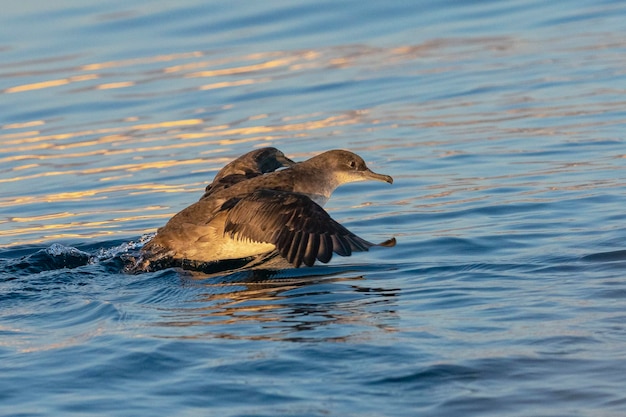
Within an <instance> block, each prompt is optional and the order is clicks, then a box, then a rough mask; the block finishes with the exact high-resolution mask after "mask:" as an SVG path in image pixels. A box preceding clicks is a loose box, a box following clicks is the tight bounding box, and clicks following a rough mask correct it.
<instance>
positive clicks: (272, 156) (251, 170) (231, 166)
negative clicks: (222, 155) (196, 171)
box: [200, 147, 296, 200]
mask: <svg viewBox="0 0 626 417" xmlns="http://www.w3.org/2000/svg"><path fill="white" fill-rule="evenodd" d="M295 164H296V163H295V162H294V161H292V160H291V159H289V158H287V157H286V156H285V154H284V153H282V152H281V151H279V150H278V149H276V148H272V147H268V148H260V149H255V150H254V151H250V152H248V153H246V154H243V155H241V156H240V157H239V158H237V159H235V160H234V161H232V162H229V163H228V164H227V165H226V166H225V167H224V168H222V169H220V170H219V171H218V173H217V174H215V178H213V182H212V183H211V184H209V185H207V186H206V188H205V190H204V191H205V192H204V195H203V196H202V197H201V198H200V199H201V200H202V199H205V198H208V197H209V196H210V195H211V194H212V193H214V192H215V191H218V190H222V189H224V188H228V187H230V186H232V185H233V184H236V183H238V182H241V181H245V180H248V179H250V178H254V177H258V176H259V175H263V174H265V173H268V172H274V171H276V170H277V169H278V168H283V167H290V166H293V165H295Z"/></svg>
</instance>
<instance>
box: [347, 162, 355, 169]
mask: <svg viewBox="0 0 626 417" xmlns="http://www.w3.org/2000/svg"><path fill="white" fill-rule="evenodd" d="M348 165H350V168H356V161H350V163H349V164H348Z"/></svg>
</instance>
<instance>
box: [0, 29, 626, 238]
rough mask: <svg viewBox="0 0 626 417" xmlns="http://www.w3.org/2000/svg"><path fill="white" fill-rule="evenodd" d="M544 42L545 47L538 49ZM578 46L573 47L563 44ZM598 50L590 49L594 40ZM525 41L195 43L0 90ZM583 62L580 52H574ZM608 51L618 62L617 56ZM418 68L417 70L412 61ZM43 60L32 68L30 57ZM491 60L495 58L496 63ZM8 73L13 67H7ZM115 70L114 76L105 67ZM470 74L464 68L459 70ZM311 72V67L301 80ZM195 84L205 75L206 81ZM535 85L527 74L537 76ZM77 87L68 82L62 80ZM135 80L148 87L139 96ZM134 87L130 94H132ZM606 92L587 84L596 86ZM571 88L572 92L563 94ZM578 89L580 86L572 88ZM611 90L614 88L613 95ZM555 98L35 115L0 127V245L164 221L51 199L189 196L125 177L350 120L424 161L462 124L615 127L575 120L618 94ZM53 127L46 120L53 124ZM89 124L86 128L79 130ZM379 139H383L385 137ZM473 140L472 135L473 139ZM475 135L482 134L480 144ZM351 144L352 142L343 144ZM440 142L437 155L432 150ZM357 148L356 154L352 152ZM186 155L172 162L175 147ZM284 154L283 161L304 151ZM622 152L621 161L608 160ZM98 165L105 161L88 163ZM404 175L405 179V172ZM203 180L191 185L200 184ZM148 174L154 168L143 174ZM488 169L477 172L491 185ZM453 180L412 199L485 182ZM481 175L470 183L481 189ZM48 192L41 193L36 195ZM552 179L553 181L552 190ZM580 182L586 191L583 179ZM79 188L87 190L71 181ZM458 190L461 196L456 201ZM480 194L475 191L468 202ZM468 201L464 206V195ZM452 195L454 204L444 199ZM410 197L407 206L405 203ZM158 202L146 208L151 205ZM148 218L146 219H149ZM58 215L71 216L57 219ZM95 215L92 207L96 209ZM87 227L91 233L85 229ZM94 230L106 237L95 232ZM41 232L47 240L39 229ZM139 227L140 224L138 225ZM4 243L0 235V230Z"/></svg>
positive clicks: (321, 64) (245, 71) (205, 167)
mask: <svg viewBox="0 0 626 417" xmlns="http://www.w3.org/2000/svg"><path fill="white" fill-rule="evenodd" d="M544 46H545V45H544ZM577 46H578V45H577ZM600 46H601V45H600ZM533 47H537V48H538V47H539V46H537V45H533V44H529V43H527V42H522V41H520V40H519V39H514V38H509V37H501V38H498V37H493V38H480V39H439V40H431V41H428V42H425V43H423V44H418V45H399V46H398V45H396V46H393V47H390V48H384V47H372V46H367V45H344V46H338V47H331V48H320V49H316V50H313V49H311V50H299V51H298V50H296V51H273V52H259V53H253V54H247V55H241V56H232V57H216V56H215V54H211V53H208V52H203V51H191V52H182V53H174V54H166V55H157V56H152V57H138V58H131V59H124V60H117V61H107V62H100V63H90V64H83V65H79V66H75V67H70V68H67V67H66V68H59V69H47V68H46V69H45V70H42V71H38V72H36V73H37V74H38V76H39V77H40V78H41V79H40V80H33V79H32V77H29V79H28V82H23V83H19V82H15V85H13V86H10V87H8V88H5V89H4V90H3V91H0V95H5V96H6V97H15V96H18V95H27V94H39V93H41V92H42V91H43V90H48V89H56V90H55V91H60V92H64V93H68V92H69V93H72V94H96V93H94V91H100V93H98V94H107V91H111V90H113V91H115V90H122V91H124V94H125V95H124V96H118V97H120V98H122V99H124V98H133V97H150V98H156V97H158V96H163V95H170V94H172V93H176V94H185V92H186V91H190V90H193V91H198V90H215V89H224V88H235V89H236V88H249V87H252V86H254V85H256V84H271V83H282V82H283V80H285V79H286V78H291V77H298V76H301V74H303V75H304V76H307V75H306V74H308V76H315V74H316V72H320V71H322V72H323V71H332V70H334V71H344V70H347V69H350V68H353V69H358V74H359V75H358V76H359V77H361V78H363V79H367V77H369V76H371V77H376V76H377V71H381V70H383V69H385V68H389V67H394V66H402V65H407V64H411V65H414V66H413V67H410V68H411V69H412V70H413V71H418V72H419V71H423V72H424V74H429V73H455V72H458V71H460V70H461V69H462V68H460V67H459V66H460V65H462V64H461V63H460V62H461V61H462V58H463V57H464V56H468V57H469V56H474V55H476V54H480V53H484V54H488V57H489V58H491V57H493V56H502V57H508V56H514V54H515V53H516V52H519V51H520V50H523V51H524V52H527V51H528V49H529V48H533ZM588 50H589V51H591V52H590V56H589V57H586V59H588V60H591V59H592V58H593V57H592V55H593V48H589V49H588ZM620 59H621V58H620ZM416 63H420V64H421V65H423V66H420V65H417V64H416ZM24 65H25V70H24V72H25V73H28V72H29V71H32V68H30V66H29V65H32V64H24ZM40 65H43V64H40ZM485 65H486V66H487V68H486V69H490V68H491V67H489V66H490V65H491V66H493V65H494V64H493V63H490V61H489V59H487V60H486V61H485ZM496 65H497V64H496ZM17 67H18V68H19V65H18V66H17ZM110 70H117V71H118V72H117V73H115V72H108V71H110ZM469 70H473V68H469ZM311 74H313V75H311ZM7 78H8V79H10V80H12V81H13V80H15V79H18V80H19V70H16V71H15V73H12V74H8V75H7ZM176 80H178V81H181V82H182V81H183V80H186V81H185V82H186V83H190V82H191V83H193V80H197V81H198V82H197V83H196V84H195V85H193V86H192V87H191V88H188V87H187V85H188V84H185V87H182V88H179V90H178V91H176V90H174V91H172V87H171V85H174V86H176V82H175V81H176ZM207 81H208V82H207ZM539 81H541V80H539ZM78 85H80V86H81V88H79V89H77V88H75V86H78ZM146 85H148V86H149V87H150V88H148V90H149V92H145V87H143V86H146ZM140 86H142V90H141V91H135V88H138V87H140ZM602 93H607V92H606V91H604V92H598V93H597V94H602ZM572 94H576V93H575V92H574V93H572ZM586 94H588V93H586ZM611 94H622V95H623V91H622V90H616V91H613V92H612V93H611ZM573 98H574V102H572V103H570V104H568V106H562V105H561V104H554V105H550V103H549V102H548V103H542V104H537V103H534V104H533V105H532V106H530V105H529V106H521V107H518V108H509V109H507V110H505V111H502V112H497V113H494V112H484V111H482V109H479V110H474V108H476V105H477V103H476V101H473V100H470V99H467V98H463V97H459V98H455V99H451V100H434V101H432V100H431V101H428V100H419V99H417V98H416V99H415V101H414V102H412V103H402V105H389V106H379V107H374V108H369V109H348V110H343V111H334V112H322V111H321V112H316V113H309V114H301V115H295V116H294V115H291V114H290V115H285V116H281V115H271V114H268V113H267V112H265V111H259V112H257V113H256V114H250V115H248V116H247V118H245V120H232V121H228V120H224V119H223V118H221V119H219V120H217V121H213V120H212V119H211V118H206V119H205V118H204V116H203V115H202V114H203V113H204V112H205V109H202V108H199V109H196V110H195V111H193V112H188V116H187V117H181V118H178V119H173V120H164V121H154V122H152V121H148V120H149V119H150V118H149V116H146V115H136V114H128V115H127V116H126V117H124V118H122V119H118V120H110V121H106V122H102V123H90V124H89V125H88V126H89V127H85V125H83V126H72V125H69V126H68V125H62V122H59V121H58V120H54V119H51V120H41V119H35V120H30V121H25V122H21V123H7V124H5V125H3V126H0V145H1V146H2V154H0V164H1V165H0V166H2V167H3V168H2V170H3V171H2V173H3V175H2V176H1V177H0V186H2V187H11V193H3V195H0V208H3V209H6V211H7V212H11V211H14V213H10V215H8V216H6V218H5V219H4V220H2V221H0V225H1V228H0V238H3V240H2V245H15V244H22V243H35V242H44V241H46V240H52V239H57V238H59V237H61V236H70V235H71V236H75V235H80V236H81V237H85V236H87V237H94V236H99V235H100V234H101V233H108V232H109V231H112V230H114V231H115V233H120V234H123V233H125V232H127V230H122V229H123V228H122V227H120V224H119V223H120V222H121V221H123V222H128V223H132V222H133V220H135V219H138V218H142V219H145V218H154V219H161V218H167V217H168V216H170V215H171V214H172V209H171V208H170V207H167V206H166V204H162V205H155V204H154V201H161V200H157V199H155V200H153V202H150V203H147V204H146V202H143V203H141V204H142V205H143V206H142V207H140V208H139V209H137V210H138V211H139V212H141V213H144V214H143V215H138V216H122V217H121V218H120V217H115V213H116V210H114V209H113V210H111V208H110V207H107V208H106V209H103V211H102V212H101V213H97V212H95V211H89V210H84V211H82V212H80V210H67V209H55V208H54V207H55V204H60V203H66V202H81V201H84V202H93V201H98V200H103V201H104V200H106V199H109V198H111V197H112V196H118V197H120V196H129V197H133V196H141V195H146V194H150V193H153V194H155V195H157V194H164V193H190V192H199V191H200V190H201V189H202V188H203V186H204V183H200V182H198V180H195V182H192V183H191V184H189V183H187V185H186V186H165V185H161V184H157V183H156V182H155V181H154V180H151V181H144V180H138V179H135V177H134V176H135V175H137V174H140V173H143V172H146V171H151V170H152V171H154V172H156V173H159V174H160V173H171V172H172V171H175V170H176V168H178V167H182V168H181V171H185V172H189V173H204V172H206V173H209V172H211V171H216V170H217V169H219V168H220V167H221V166H223V165H224V164H225V163H226V162H228V161H229V158H228V157H225V156H224V154H225V152H226V151H228V150H229V149H230V148H229V147H232V146H236V145H241V144H250V146H264V145H267V144H269V145H273V146H280V143H279V142H281V141H285V140H295V139H304V138H319V137H323V136H324V135H325V134H326V135H327V134H328V132H337V131H339V132H340V131H341V129H342V128H347V127H352V129H353V130H354V129H356V130H357V131H359V129H361V130H362V131H374V130H376V129H387V131H389V132H392V131H393V130H394V129H396V128H402V129H415V130H416V131H418V130H419V131H425V132H426V134H425V135H423V136H422V139H421V140H420V143H419V146H420V147H421V149H423V150H425V151H426V152H432V153H433V154H436V155H437V157H452V156H455V155H462V154H463V150H462V149H453V150H451V149H449V148H450V147H453V146H456V142H455V141H458V140H459V139H458V138H459V136H458V135H456V136H455V135H438V134H437V135H432V137H429V134H428V132H430V131H433V132H440V131H441V129H450V130H447V132H448V133H450V132H452V133H454V132H455V130H454V129H457V130H456V131H459V132H460V131H462V132H467V131H468V130H470V129H471V133H473V134H474V135H473V136H468V138H467V139H464V140H465V142H463V144H462V145H461V146H460V148H470V147H471V146H472V141H476V142H477V141H481V142H484V141H485V140H498V139H500V138H510V137H512V136H515V137H529V138H533V137H536V136H537V135H542V136H558V135H561V136H564V137H567V136H575V135H576V133H577V130H579V129H588V128H590V127H591V128H593V127H596V126H606V125H611V124H617V123H622V122H624V120H619V119H618V118H611V119H602V118H587V119H585V118H582V119H581V120H578V119H577V118H578V117H580V116H585V115H587V116H588V115H601V114H602V113H603V112H606V111H607V110H613V111H621V109H622V108H623V107H624V106H625V105H626V101H624V100H622V101H613V102H611V103H604V102H601V101H593V102H591V103H590V102H589V101H588V100H581V101H579V102H578V103H576V102H575V99H576V97H573ZM495 100H496V101H499V102H497V103H495V104H496V105H501V106H502V107H503V108H506V107H507V106H510V105H512V104H519V103H533V98H532V97H531V96H530V94H529V95H528V96H526V97H519V96H514V95H507V94H506V93H504V94H500V95H497V96H496V98H495ZM219 107H220V109H221V110H228V109H231V108H232V107H233V104H229V103H224V104H221V105H220V106H219ZM550 118H562V119H565V118H567V119H568V120H570V121H569V122H568V123H567V124H564V125H563V124H561V125H554V124H552V125H546V126H540V127H537V126H531V127H511V126H510V125H509V124H507V122H511V121H515V120H518V119H525V120H532V119H550ZM60 123H61V125H60V126H59V124H60ZM92 125H95V126H92ZM389 134H392V133H389ZM477 134H484V135H481V136H477ZM485 137H486V139H485ZM355 143H356V142H355ZM415 146H416V144H415V143H412V142H411V141H408V142H400V143H399V142H398V141H394V140H393V139H390V140H388V141H385V142H383V143H378V142H369V143H365V142H364V143H363V144H360V145H359V146H358V150H368V151H384V150H386V149H388V148H390V147H394V148H399V149H401V148H403V147H405V148H414V147H415ZM441 148H444V149H445V150H443V151H442V150H440V149H441ZM355 150H357V149H355ZM182 151H185V155H190V157H187V158H186V159H181V158H180V156H179V155H180V154H182ZM304 155H305V154H302V155H296V156H304ZM621 157H623V155H621ZM103 161H108V163H105V164H102V162H103ZM567 169H569V168H567V167H549V168H546V167H543V168H541V169H536V170H533V171H532V172H530V173H529V174H511V175H507V174H504V175H503V176H502V178H508V179H511V178H515V176H516V175H517V176H518V178H519V185H521V186H524V187H526V186H528V187H534V188H535V191H531V192H534V193H541V192H543V190H542V189H541V188H540V187H539V188H538V187H535V186H536V185H537V184H536V183H531V182H529V181H526V180H524V176H525V175H551V174H553V173H562V172H564V170H567ZM407 175H408V174H407ZM210 177H211V176H210V175H209V174H207V178H206V179H205V182H207V181H209V180H210ZM75 178H82V179H81V181H80V184H81V187H77V188H75V189H72V186H71V184H72V182H73V181H74V179H75ZM152 178H158V175H154V176H152ZM495 179H496V177H491V178H488V180H495ZM64 182H68V184H70V186H69V187H68V188H69V189H68V190H67V191H59V190H58V188H59V184H60V183H64ZM466 182H467V185H466V186H464V185H463V184H461V183H460V182H457V183H455V184H453V185H441V186H439V187H436V188H435V189H433V190H428V189H427V190H426V191H432V192H431V193H427V195H426V196H424V197H423V201H425V203H424V204H426V205H446V204H451V202H450V201H449V200H447V199H444V200H443V201H437V199H438V198H441V197H450V196H452V195H454V194H461V193H464V194H465V193H466V192H467V190H471V189H472V188H473V189H475V190H483V191H484V190H487V189H489V187H493V186H494V185H493V184H490V183H484V179H480V178H474V179H470V178H466ZM481 182H483V183H481ZM49 186H53V188H55V191H54V192H47V191H46V189H47V188H48V187H49ZM559 186H561V185H559ZM562 186H563V187H564V189H565V187H584V185H582V184H563V185H562ZM592 186H594V185H590V187H592ZM84 188H87V189H84ZM3 189H4V188H3ZM464 198H466V199H467V198H468V197H464ZM481 198H485V193H482V194H479V195H476V196H475V197H471V199H473V200H472V201H475V199H481ZM396 200H397V201H396V202H394V201H392V202H391V203H390V204H396V203H397V204H398V205H403V204H407V202H406V199H403V198H398V199H396ZM467 201H469V200H467ZM456 202H457V203H459V202H460V201H459V200H457V201H456ZM42 203H45V204H49V206H48V207H49V212H48V213H46V214H41V213H39V212H38V213H37V214H34V215H21V216H20V215H18V214H19V213H20V212H24V211H26V212H28V210H29V207H28V206H29V205H31V207H32V206H37V207H38V208H39V210H41V206H38V205H40V204H42ZM413 204H414V205H415V204H416V203H415V202H413ZM155 207H158V208H155ZM152 212H154V213H152ZM65 213H72V215H71V216H70V215H66V214H65ZM105 214H106V215H105ZM91 215H93V216H95V217H97V219H93V220H87V219H83V218H84V217H86V216H91ZM72 216H73V217H80V218H81V220H80V221H78V220H76V219H73V220H74V221H69V222H67V220H70V219H71V217H72ZM96 229H98V230H96ZM102 230H106V232H102ZM50 231H55V234H53V235H52V234H49V232H50ZM146 231H147V230H146ZM9 237H10V240H9V241H7V238H9Z"/></svg>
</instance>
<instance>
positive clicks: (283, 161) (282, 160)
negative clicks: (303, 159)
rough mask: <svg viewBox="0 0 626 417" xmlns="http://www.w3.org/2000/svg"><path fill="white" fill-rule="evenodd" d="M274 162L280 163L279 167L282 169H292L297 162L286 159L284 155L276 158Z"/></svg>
mask: <svg viewBox="0 0 626 417" xmlns="http://www.w3.org/2000/svg"><path fill="white" fill-rule="evenodd" d="M276 160H277V161H278V162H280V164H281V166H284V167H292V166H294V165H295V164H297V162H295V161H292V160H291V159H289V158H287V157H286V156H285V155H280V156H277V157H276Z"/></svg>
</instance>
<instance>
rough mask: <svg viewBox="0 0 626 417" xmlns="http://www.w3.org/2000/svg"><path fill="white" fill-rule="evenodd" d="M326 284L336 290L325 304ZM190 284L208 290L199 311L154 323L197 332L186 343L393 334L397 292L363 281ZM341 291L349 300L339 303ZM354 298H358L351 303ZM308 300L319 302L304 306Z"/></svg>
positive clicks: (170, 313)
mask: <svg viewBox="0 0 626 417" xmlns="http://www.w3.org/2000/svg"><path fill="white" fill-rule="evenodd" d="M201 278H202V277H201V276H198V277H197V278H196V279H201ZM328 284H340V285H339V286H338V287H336V288H335V292H334V293H333V294H332V296H329V299H325V298H324V295H325V294H326V293H327V292H328V290H327V289H324V288H322V286H323V285H328ZM193 285H200V286H201V288H206V290H207V292H206V294H205V295H203V296H201V297H199V298H198V299H197V300H194V303H195V302H197V303H198V304H199V305H200V307H197V308H177V309H172V310H167V311H163V313H164V317H165V320H163V321H161V322H160V323H158V324H159V325H160V326H163V327H195V328H196V330H195V331H194V332H193V335H191V336H187V338H199V339H205V338H207V337H218V338H224V339H240V340H282V341H302V340H313V339H316V337H317V336H316V331H318V330H323V329H325V328H328V327H331V326H335V325H342V326H345V325H348V326H351V328H352V329H353V331H352V332H351V333H350V335H349V336H332V335H331V334H332V331H330V332H324V336H321V338H322V339H323V340H324V341H334V342H344V341H347V340H354V339H355V338H358V339H366V338H367V337H370V336H371V333H379V332H383V333H394V332H396V331H397V329H396V327H395V325H394V323H395V322H396V321H397V316H396V314H395V305H394V303H395V297H396V295H397V291H398V290H390V289H382V288H373V287H368V286H366V283H365V281H364V280H363V277H362V276H353V277H350V276H347V277H346V276H342V277H319V276H304V277H300V278H282V279H274V280H272V279H262V280H258V281H244V282H232V283H223V282H222V283H216V284H212V283H208V282H204V283H203V282H199V283H196V284H193ZM345 292H347V293H348V298H347V299H344V298H342V293H345ZM355 294H359V296H358V297H356V298H355V297H354V295H355ZM310 297H312V298H317V297H320V298H319V299H318V300H317V301H315V302H307V301H306V300H307V299H309V298H310ZM333 300H334V301H333ZM347 300H350V301H347ZM374 306H375V307H374ZM250 325H252V326H254V328H255V329H256V330H251V329H250ZM357 329H358V330H357ZM309 332H310V333H309ZM368 335H370V336H368ZM378 337H379V336H378Z"/></svg>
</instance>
